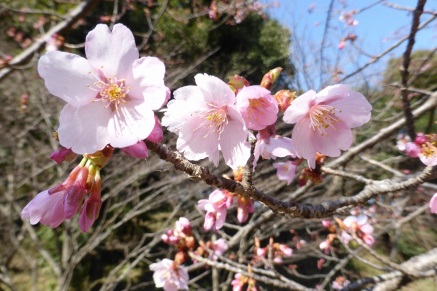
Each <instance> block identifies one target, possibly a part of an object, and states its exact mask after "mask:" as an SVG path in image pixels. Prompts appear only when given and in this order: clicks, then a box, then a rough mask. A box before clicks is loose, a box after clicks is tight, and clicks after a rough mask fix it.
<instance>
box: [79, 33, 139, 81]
mask: <svg viewBox="0 0 437 291" xmlns="http://www.w3.org/2000/svg"><path fill="white" fill-rule="evenodd" d="M85 54H86V56H87V59H88V61H89V62H90V64H91V66H93V68H94V69H100V68H101V67H102V66H103V68H102V69H101V70H102V71H103V72H105V75H106V77H113V76H119V77H120V76H126V73H127V72H128V69H129V68H130V66H131V64H132V63H133V62H134V61H136V60H137V59H138V57H139V53H138V49H137V47H136V45H135V39H134V36H133V34H132V32H131V31H130V30H129V28H127V27H126V26H124V25H122V24H116V25H114V27H113V29H112V32H111V31H110V30H109V28H108V26H106V25H104V24H98V25H97V26H96V28H94V29H93V30H92V31H90V32H89V33H88V35H87V36H86V42H85Z"/></svg>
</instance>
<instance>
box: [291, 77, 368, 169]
mask: <svg viewBox="0 0 437 291" xmlns="http://www.w3.org/2000/svg"><path fill="white" fill-rule="evenodd" d="M371 110H372V105H370V103H369V102H368V101H367V100H366V98H365V97H364V96H363V95H362V94H361V93H358V92H355V91H352V90H351V89H349V87H348V86H347V85H342V84H338V85H333V86H328V87H326V88H325V89H323V90H322V91H320V92H319V93H316V92H315V91H313V90H310V91H308V92H306V93H304V94H303V95H301V96H299V97H298V98H296V99H294V100H293V102H292V103H291V104H290V106H289V107H288V108H287V110H286V111H285V113H284V121H285V122H286V123H289V124H296V125H295V126H294V128H293V132H292V140H293V145H294V148H295V150H296V154H297V156H298V157H302V158H304V159H307V160H308V164H309V166H310V167H311V168H315V163H316V160H315V154H316V153H317V152H319V153H321V154H324V155H326V156H330V157H338V156H340V154H341V150H347V149H348V148H349V147H350V146H351V144H352V140H353V136H352V131H351V128H354V127H357V126H360V125H363V124H364V123H366V122H368V121H369V120H370V111H371Z"/></svg>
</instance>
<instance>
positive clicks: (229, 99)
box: [194, 74, 235, 107]
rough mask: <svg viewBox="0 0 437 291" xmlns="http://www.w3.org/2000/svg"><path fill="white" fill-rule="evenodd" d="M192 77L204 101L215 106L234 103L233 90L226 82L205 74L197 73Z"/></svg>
mask: <svg viewBox="0 0 437 291" xmlns="http://www.w3.org/2000/svg"><path fill="white" fill-rule="evenodd" d="M194 79H195V81H196V84H197V86H198V87H199V88H200V90H201V91H202V95H203V97H204V100H205V101H206V103H208V104H213V105H214V106H217V107H222V106H224V105H233V104H234V103H235V94H234V92H233V91H232V89H231V88H230V87H229V86H228V84H226V83H225V82H223V81H222V80H220V79H219V78H217V77H215V76H209V75H207V74H203V75H202V74H197V75H196V76H195V77H194Z"/></svg>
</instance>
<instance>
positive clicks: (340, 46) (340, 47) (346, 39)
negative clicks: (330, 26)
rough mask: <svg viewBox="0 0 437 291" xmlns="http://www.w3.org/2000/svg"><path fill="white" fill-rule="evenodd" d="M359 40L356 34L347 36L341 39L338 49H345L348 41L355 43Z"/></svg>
mask: <svg viewBox="0 0 437 291" xmlns="http://www.w3.org/2000/svg"><path fill="white" fill-rule="evenodd" d="M357 38H358V36H357V35H356V34H355V33H349V34H348V35H347V36H345V37H343V38H342V39H341V41H340V43H339V44H338V49H343V48H344V47H345V46H346V42H347V41H350V42H351V43H353V42H354V41H356V40H357Z"/></svg>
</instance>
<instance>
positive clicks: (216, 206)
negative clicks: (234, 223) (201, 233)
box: [198, 189, 232, 231]
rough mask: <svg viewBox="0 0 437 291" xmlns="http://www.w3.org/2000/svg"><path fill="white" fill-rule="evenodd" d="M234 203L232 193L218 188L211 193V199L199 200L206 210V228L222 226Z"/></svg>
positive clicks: (199, 203)
mask: <svg viewBox="0 0 437 291" xmlns="http://www.w3.org/2000/svg"><path fill="white" fill-rule="evenodd" d="M231 204H232V194H231V193H229V192H228V191H226V190H222V189H216V190H215V191H213V192H212V193H211V194H210V195H209V199H201V200H199V202H198V206H199V208H200V209H202V210H205V211H206V214H205V222H204V224H203V228H204V229H205V230H211V229H212V230H214V231H215V230H217V229H220V228H222V226H223V224H224V223H225V220H226V214H227V211H228V208H229V207H230V206H231Z"/></svg>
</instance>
